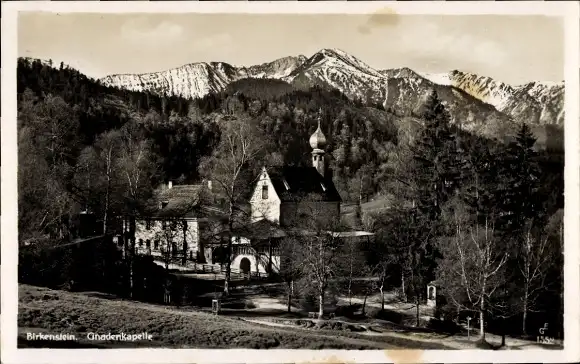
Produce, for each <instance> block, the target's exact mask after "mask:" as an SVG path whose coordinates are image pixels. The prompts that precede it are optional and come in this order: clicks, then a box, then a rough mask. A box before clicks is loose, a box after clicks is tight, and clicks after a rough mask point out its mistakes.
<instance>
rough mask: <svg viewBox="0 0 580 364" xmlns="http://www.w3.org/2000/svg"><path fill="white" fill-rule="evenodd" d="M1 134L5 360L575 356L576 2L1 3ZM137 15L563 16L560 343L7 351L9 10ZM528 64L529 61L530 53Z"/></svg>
mask: <svg viewBox="0 0 580 364" xmlns="http://www.w3.org/2000/svg"><path fill="white" fill-rule="evenodd" d="M1 5H2V66H3V67H2V70H1V76H2V78H1V79H2V109H3V112H2V124H1V126H2V133H1V137H2V139H1V145H2V155H1V166H2V170H1V176H2V184H1V192H2V193H1V196H2V200H1V206H2V210H1V211H2V214H1V227H2V231H1V239H2V242H4V244H2V246H1V249H2V251H1V252H2V265H1V289H2V296H1V297H2V303H1V309H2V311H1V312H2V313H3V315H1V317H0V319H1V330H0V332H1V333H3V334H4V335H1V352H2V361H3V362H5V363H46V362H57V363H102V362H113V363H121V362H122V363H188V362H200V363H202V362H206V363H210V362H211V363H240V362H252V363H272V362H349V363H350V362H353V363H355V362H356V363H381V362H382V363H384V362H397V363H403V362H409V363H419V362H425V363H441V362H462V363H477V362H501V363H522V362H544V363H562V362H573V361H578V360H580V348H579V345H578V342H579V341H580V334H579V333H580V331H579V327H580V316H579V308H580V307H579V306H580V305H579V304H578V302H580V296H579V289H580V279H579V278H580V275H579V268H580V255H579V254H578V251H579V247H580V244H579V240H578V237H579V236H580V234H579V228H580V223H579V221H578V216H580V214H579V206H580V198H579V196H580V194H579V190H580V184H579V181H580V178H579V176H580V173H579V172H580V169H579V166H580V162H579V158H578V157H579V154H580V153H579V152H580V143H579V139H580V128H579V123H580V113H579V102H580V93H579V82H580V81H579V71H580V62H579V45H580V40H579V35H578V34H579V21H580V14H579V4H578V3H577V2H572V1H570V2H535V1H532V2H501V3H496V2H476V1H471V2H426V1H421V2H404V3H400V2H379V1H373V2H358V1H357V2H326V1H325V2H280V1H278V2H274V1H271V2H236V1H232V2H225V1H222V2H90V1H87V2H82V1H71V2H50V1H29V2H2V4H1ZM19 11H48V12H63V13H70V12H100V13H117V12H141V13H156V12H165V13H182V12H198V13H263V14H268V13H297V14H298V13H327V14H330V13H336V14H342V13H357V14H372V13H383V14H384V13H392V14H399V15H405V14H449V15H451V14H453V15H465V14H514V15H515V14H520V15H550V16H562V17H565V19H566V21H565V26H566V43H565V44H566V56H565V70H566V91H565V113H566V121H565V146H566V155H565V163H566V165H565V217H564V219H565V228H564V230H565V252H566V253H565V264H564V272H565V290H564V296H565V304H564V311H565V313H564V322H565V327H564V332H565V337H566V340H565V343H564V349H563V350H558V351H552V350H522V351H487V350H431V351H423V350H384V351H380V350H365V351H362V350H361V351H356V350H281V349H274V350H272V349H271V350H238V349H215V350H214V349H212V350H203V349H122V350H117V349H16V335H15V333H16V332H17V317H16V315H17V305H18V285H17V261H18V253H17V249H16V247H17V234H18V231H17V214H16V211H17V205H18V202H17V180H16V176H17V137H16V97H15V95H16V60H17V45H16V32H17V12H19ZM530 62H533V60H530Z"/></svg>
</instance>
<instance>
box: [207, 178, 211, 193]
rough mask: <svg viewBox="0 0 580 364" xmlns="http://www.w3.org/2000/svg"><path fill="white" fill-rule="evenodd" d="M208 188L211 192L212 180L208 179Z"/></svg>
mask: <svg viewBox="0 0 580 364" xmlns="http://www.w3.org/2000/svg"><path fill="white" fill-rule="evenodd" d="M207 190H208V191H209V192H211V180H208V181H207Z"/></svg>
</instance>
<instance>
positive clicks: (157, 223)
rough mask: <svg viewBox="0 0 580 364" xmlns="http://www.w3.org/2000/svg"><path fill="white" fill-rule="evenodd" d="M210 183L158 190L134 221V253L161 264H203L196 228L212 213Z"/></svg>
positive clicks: (199, 235) (164, 186) (210, 216)
mask: <svg viewBox="0 0 580 364" xmlns="http://www.w3.org/2000/svg"><path fill="white" fill-rule="evenodd" d="M210 193H211V182H206V183H203V184H198V185H175V186H174V185H173V183H172V182H171V181H170V182H169V183H168V184H167V185H163V186H161V187H159V188H158V189H157V190H155V191H154V192H153V196H152V197H151V198H150V199H149V201H148V202H147V204H146V206H145V208H144V212H143V213H142V214H141V215H140V216H139V217H137V218H136V221H135V242H136V244H135V250H136V253H137V254H146V255H151V256H153V257H154V258H158V259H162V260H164V261H169V260H171V261H176V262H181V264H182V265H185V264H186V263H187V262H193V261H204V247H203V241H202V239H201V234H200V228H201V227H202V226H203V224H204V223H205V222H207V221H208V219H211V218H213V217H214V216H216V214H217V213H216V211H214V209H212V208H211V207H209V206H208V201H209V199H210V197H209V194H210Z"/></svg>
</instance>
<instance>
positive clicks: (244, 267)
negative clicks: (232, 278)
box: [240, 258, 250, 274]
mask: <svg viewBox="0 0 580 364" xmlns="http://www.w3.org/2000/svg"><path fill="white" fill-rule="evenodd" d="M240 270H241V271H242V273H244V274H250V260H249V259H248V258H242V260H241V261H240Z"/></svg>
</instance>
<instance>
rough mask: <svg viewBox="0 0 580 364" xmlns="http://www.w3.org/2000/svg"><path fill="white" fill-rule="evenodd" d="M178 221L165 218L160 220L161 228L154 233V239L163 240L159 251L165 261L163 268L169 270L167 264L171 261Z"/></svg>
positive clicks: (177, 231)
mask: <svg viewBox="0 0 580 364" xmlns="http://www.w3.org/2000/svg"><path fill="white" fill-rule="evenodd" d="M178 225H180V224H178V222H177V221H176V220H165V221H162V222H161V229H160V230H159V231H158V232H157V233H156V236H155V239H157V240H159V241H162V242H164V243H163V244H162V245H161V253H162V257H163V263H165V270H166V271H168V270H169V264H170V263H171V262H172V261H173V257H174V255H175V254H176V253H177V251H175V249H174V247H173V244H175V241H176V239H177V237H178V234H179V228H178Z"/></svg>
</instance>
